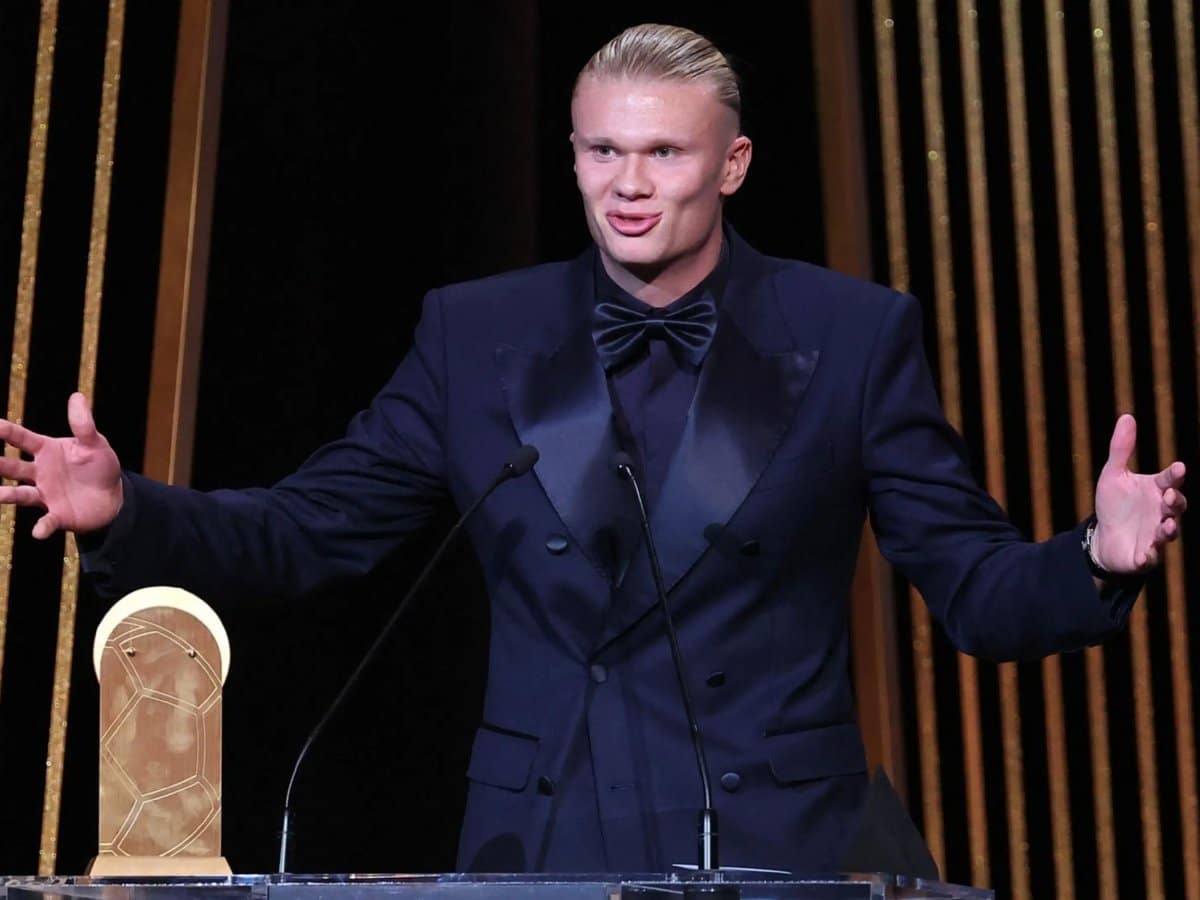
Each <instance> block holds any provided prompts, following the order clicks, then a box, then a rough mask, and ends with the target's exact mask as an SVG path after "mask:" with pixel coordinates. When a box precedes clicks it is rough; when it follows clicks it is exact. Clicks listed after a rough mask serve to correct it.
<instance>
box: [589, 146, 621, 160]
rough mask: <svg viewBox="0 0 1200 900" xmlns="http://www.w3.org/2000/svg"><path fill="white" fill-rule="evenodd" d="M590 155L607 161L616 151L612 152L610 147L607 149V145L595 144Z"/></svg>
mask: <svg viewBox="0 0 1200 900" xmlns="http://www.w3.org/2000/svg"><path fill="white" fill-rule="evenodd" d="M592 154H593V155H595V156H598V157H600V158H601V159H608V158H610V157H612V156H614V155H615V154H616V151H615V150H613V148H612V147H609V146H608V145H607V144H597V145H596V146H595V147H593V148H592Z"/></svg>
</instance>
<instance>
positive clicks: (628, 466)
mask: <svg viewBox="0 0 1200 900" xmlns="http://www.w3.org/2000/svg"><path fill="white" fill-rule="evenodd" d="M613 467H614V468H615V469H616V471H617V474H618V475H620V476H622V477H624V478H626V479H627V480H628V481H629V486H630V488H631V489H632V490H633V496H634V499H635V500H637V508H638V516H639V517H640V518H641V520H642V533H643V534H645V536H646V550H647V552H648V553H649V555H650V571H651V572H652V573H653V574H654V587H655V589H656V590H657V591H658V602H659V605H660V606H661V607H662V612H663V620H664V621H665V622H666V625H667V637H668V638H669V639H670V642H671V658H672V659H673V660H674V662H675V677H676V678H678V679H679V693H680V694H682V695H683V708H684V711H685V712H686V713H687V721H688V730H689V731H690V732H691V737H692V749H693V750H695V751H696V766H697V767H698V768H699V769H700V784H701V786H702V787H703V789H704V808H703V809H701V810H700V817H699V822H698V826H699V827H698V832H697V838H698V850H699V860H700V862H699V867H698V868H699V869H700V870H701V871H706V872H713V871H715V870H717V869H719V868H720V862H719V857H718V853H717V837H718V830H717V811H716V810H715V809H714V808H713V802H712V785H711V784H710V783H709V778H708V760H707V759H706V758H705V755H704V737H703V736H702V735H701V734H700V720H699V719H697V718H696V710H695V708H694V707H693V706H692V695H691V692H690V691H689V690H688V681H687V674H686V672H685V671H684V667H683V654H682V653H681V652H680V650H679V636H678V635H677V634H676V632H675V621H674V619H672V618H671V610H670V607H668V606H667V589H666V586H665V585H664V584H663V574H662V566H660V565H659V562H658V550H657V549H656V548H655V546H654V536H653V535H652V534H651V533H650V519H649V518H648V517H647V516H646V504H645V503H644V502H643V501H642V491H641V488H640V487H638V481H637V476H635V475H634V474H633V460H632V459H631V458H630V457H629V454H628V453H623V452H619V453H617V454H615V455H614V456H613Z"/></svg>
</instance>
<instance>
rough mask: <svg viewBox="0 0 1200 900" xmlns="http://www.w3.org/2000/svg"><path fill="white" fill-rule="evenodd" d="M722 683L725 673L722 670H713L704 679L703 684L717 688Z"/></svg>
mask: <svg viewBox="0 0 1200 900" xmlns="http://www.w3.org/2000/svg"><path fill="white" fill-rule="evenodd" d="M724 683H725V673H724V672H713V673H712V674H711V675H709V676H708V678H707V679H706V680H705V684H707V685H708V686H709V687H713V688H718V687H720V686H721V685H723V684H724Z"/></svg>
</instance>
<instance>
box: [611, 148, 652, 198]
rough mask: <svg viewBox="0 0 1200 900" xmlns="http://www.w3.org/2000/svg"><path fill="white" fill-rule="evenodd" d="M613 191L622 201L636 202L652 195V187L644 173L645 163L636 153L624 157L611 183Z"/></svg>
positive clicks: (646, 173) (645, 172)
mask: <svg viewBox="0 0 1200 900" xmlns="http://www.w3.org/2000/svg"><path fill="white" fill-rule="evenodd" d="M613 191H614V192H615V193H616V195H617V196H618V197H620V198H621V199H622V200H637V199H640V198H642V197H649V196H650V195H651V194H653V193H654V185H653V183H652V182H651V180H650V177H649V173H648V172H647V171H646V161H645V160H644V159H642V158H641V157H640V156H638V155H637V154H636V153H630V154H629V155H628V156H626V157H625V159H624V160H623V161H622V163H621V171H620V172H619V173H618V174H617V178H616V180H615V181H614V182H613Z"/></svg>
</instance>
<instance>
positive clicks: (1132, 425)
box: [1104, 413, 1137, 471]
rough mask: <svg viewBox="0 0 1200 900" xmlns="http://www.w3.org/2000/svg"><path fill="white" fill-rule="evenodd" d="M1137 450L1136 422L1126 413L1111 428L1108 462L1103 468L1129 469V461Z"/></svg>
mask: <svg viewBox="0 0 1200 900" xmlns="http://www.w3.org/2000/svg"><path fill="white" fill-rule="evenodd" d="M1136 448H1137V422H1136V421H1134V418H1133V416H1131V415H1129V414H1128V413H1126V414H1125V415H1123V416H1121V418H1119V419H1117V424H1116V426H1115V427H1114V428H1113V433H1112V440H1110V441H1109V443H1108V462H1106V463H1105V464H1104V468H1106V469H1109V468H1113V469H1118V470H1121V471H1125V470H1128V469H1129V461H1130V460H1131V459H1133V453H1134V450H1135V449H1136Z"/></svg>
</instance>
